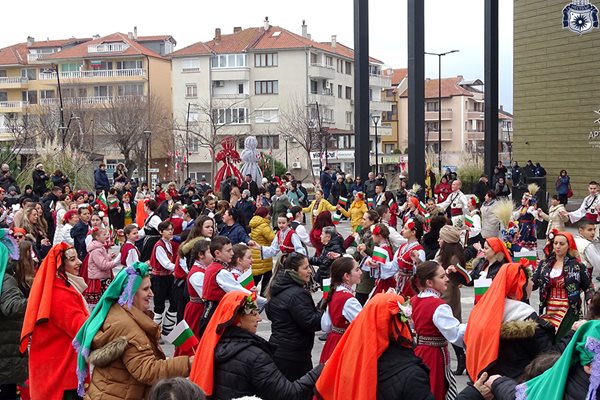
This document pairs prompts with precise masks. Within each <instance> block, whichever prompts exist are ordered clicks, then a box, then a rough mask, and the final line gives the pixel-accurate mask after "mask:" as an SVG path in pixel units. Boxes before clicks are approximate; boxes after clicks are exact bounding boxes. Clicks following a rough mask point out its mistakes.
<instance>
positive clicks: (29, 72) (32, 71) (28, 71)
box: [21, 68, 37, 81]
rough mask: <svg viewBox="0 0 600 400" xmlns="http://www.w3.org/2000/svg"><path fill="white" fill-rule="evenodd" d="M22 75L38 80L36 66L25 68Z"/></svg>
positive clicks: (31, 79)
mask: <svg viewBox="0 0 600 400" xmlns="http://www.w3.org/2000/svg"><path fill="white" fill-rule="evenodd" d="M21 77H22V78H27V79H29V80H30V81H33V80H36V79H37V77H36V70H35V68H23V69H22V70H21Z"/></svg>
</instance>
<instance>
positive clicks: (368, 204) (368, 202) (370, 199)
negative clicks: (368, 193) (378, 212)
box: [367, 197, 374, 208]
mask: <svg viewBox="0 0 600 400" xmlns="http://www.w3.org/2000/svg"><path fill="white" fill-rule="evenodd" d="M373 204H374V203H373V198H372V197H369V198H367V206H368V207H369V208H373Z"/></svg>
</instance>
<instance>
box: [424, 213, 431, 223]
mask: <svg viewBox="0 0 600 400" xmlns="http://www.w3.org/2000/svg"><path fill="white" fill-rule="evenodd" d="M425 222H426V223H430V222H431V214H429V213H427V214H425Z"/></svg>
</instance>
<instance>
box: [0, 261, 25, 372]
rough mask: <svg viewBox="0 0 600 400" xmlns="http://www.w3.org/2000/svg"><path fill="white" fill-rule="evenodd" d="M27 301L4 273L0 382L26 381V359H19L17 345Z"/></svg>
mask: <svg viewBox="0 0 600 400" xmlns="http://www.w3.org/2000/svg"><path fill="white" fill-rule="evenodd" d="M26 308H27V299H26V298H25V296H24V295H23V293H22V292H21V290H20V289H19V287H18V285H17V281H16V280H15V278H14V277H13V276H12V275H11V274H10V271H6V273H5V274H4V279H3V282H2V293H1V294H0V382H2V384H14V383H23V382H25V379H27V357H21V355H20V353H19V343H20V337H21V328H22V327H23V317H24V315H25V309H26Z"/></svg>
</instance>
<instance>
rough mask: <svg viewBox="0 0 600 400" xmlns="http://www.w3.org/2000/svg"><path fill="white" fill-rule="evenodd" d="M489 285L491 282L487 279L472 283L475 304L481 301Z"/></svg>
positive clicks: (476, 280)
mask: <svg viewBox="0 0 600 400" xmlns="http://www.w3.org/2000/svg"><path fill="white" fill-rule="evenodd" d="M491 284H492V280H491V279H488V278H479V279H475V280H474V281H473V287H474V288H475V304H477V302H479V300H481V298H482V297H483V295H484V294H485V292H487V290H488V289H489V288H490V285H491Z"/></svg>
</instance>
